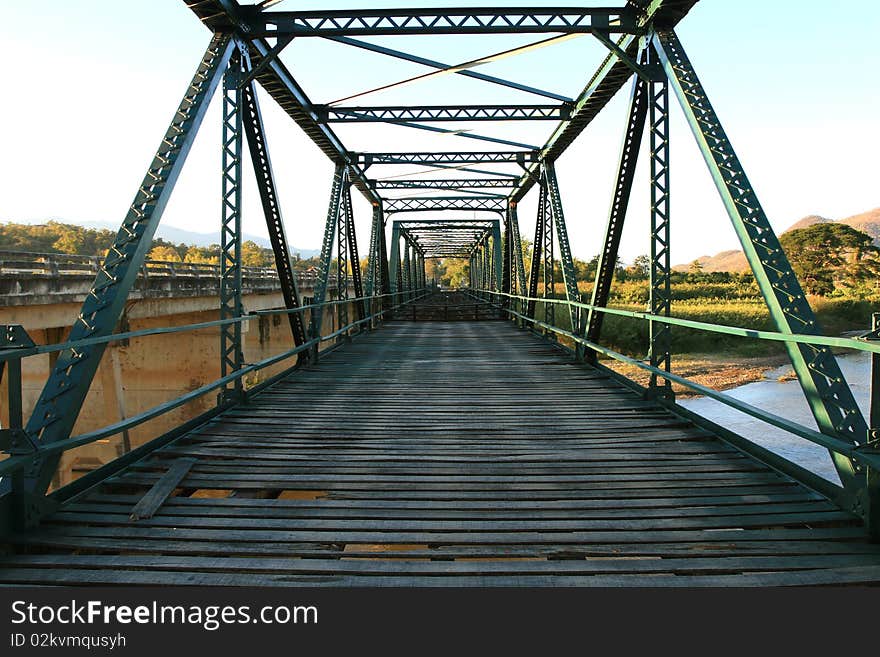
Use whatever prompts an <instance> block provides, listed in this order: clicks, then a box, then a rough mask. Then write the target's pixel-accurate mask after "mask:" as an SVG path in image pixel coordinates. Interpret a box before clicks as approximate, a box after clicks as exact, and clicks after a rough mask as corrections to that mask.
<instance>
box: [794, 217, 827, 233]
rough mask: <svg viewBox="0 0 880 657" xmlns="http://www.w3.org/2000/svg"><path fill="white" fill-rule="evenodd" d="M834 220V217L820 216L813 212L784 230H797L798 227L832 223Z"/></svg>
mask: <svg viewBox="0 0 880 657" xmlns="http://www.w3.org/2000/svg"><path fill="white" fill-rule="evenodd" d="M832 221H834V219H828V218H827V217H820V216H819V215H818V214H811V215H810V216H809V217H804V218H803V219H801V220H800V221H796V222H794V223H793V224H792V225H791V226H789V227H788V228H786V229H785V230H784V231H783V232H785V233H787V232H788V231H790V230H797V229H798V228H809V227H810V226H815V225H816V224H830V223H831V222H832Z"/></svg>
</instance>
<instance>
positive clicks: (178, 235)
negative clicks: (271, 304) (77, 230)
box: [71, 221, 321, 258]
mask: <svg viewBox="0 0 880 657" xmlns="http://www.w3.org/2000/svg"><path fill="white" fill-rule="evenodd" d="M71 223H75V224H77V225H78V226H85V227H87V228H108V229H110V230H113V231H116V230H117V229H118V228H119V226H117V225H115V224H111V223H110V222H109V221H76V222H71ZM156 237H159V238H161V239H163V240H165V241H166V242H173V243H174V244H180V243H181V242H182V243H183V244H190V245H193V246H211V244H217V243H218V242H219V241H220V233H219V232H218V233H217V234H213V233H197V232H195V231H191V230H186V229H185V228H177V227H176V226H169V225H167V224H161V223H160V224H159V228H158V229H157V230H156ZM242 239H243V240H244V241H245V242H247V241H251V242H256V243H257V244H259V245H260V246H262V247H265V248H271V247H272V244H271V243H270V242H269V240H268V239H267V238H265V237H260V236H259V235H249V234H247V233H245V234H244V235H242ZM290 252H291V253H299V254H300V256H301V257H303V258H311V257H312V256H316V255H319V254H320V253H321V250H320V249H300V248H298V247H295V246H291V247H290Z"/></svg>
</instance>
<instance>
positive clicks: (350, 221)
mask: <svg viewBox="0 0 880 657" xmlns="http://www.w3.org/2000/svg"><path fill="white" fill-rule="evenodd" d="M345 212H346V224H345V235H346V237H345V240H346V242H348V261H349V263H350V267H351V287H352V291H353V293H354V298H355V299H360V298H361V297H363V296H364V285H363V280H362V278H361V260H360V253H359V252H358V244H357V232H356V231H355V226H354V209H353V208H352V205H351V185H349V186H348V188H347V189H346V190H345ZM354 308H355V314H356V315H357V318H358V319H359V320H361V319H363V318H364V317H366V314H365V313H364V304H363V303H362V302H360V301H358V302H357V303H355V304H354ZM358 330H359V331H360V330H363V325H360V328H359V329H358Z"/></svg>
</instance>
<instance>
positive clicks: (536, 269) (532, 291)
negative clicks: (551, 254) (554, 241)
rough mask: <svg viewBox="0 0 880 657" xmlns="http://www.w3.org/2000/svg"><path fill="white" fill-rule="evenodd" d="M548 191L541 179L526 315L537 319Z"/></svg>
mask: <svg viewBox="0 0 880 657" xmlns="http://www.w3.org/2000/svg"><path fill="white" fill-rule="evenodd" d="M546 193H547V190H546V188H545V187H544V184H543V181H541V182H540V183H539V190H538V195H539V196H538V218H537V220H536V221H535V241H534V242H533V243H532V264H531V268H530V270H529V293H528V297H529V299H530V300H529V302H528V304H527V306H526V316H528V317H529V318H531V319H535V304H536V303H537V302H536V301H535V299H536V298H537V296H538V279H539V278H540V275H541V264H542V262H543V261H544V254H543V250H544V230H545V221H544V210H545V209H546V206H547V204H546V202H545V200H544V197H545V196H546ZM545 293H546V292H545Z"/></svg>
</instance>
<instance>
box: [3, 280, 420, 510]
mask: <svg viewBox="0 0 880 657" xmlns="http://www.w3.org/2000/svg"><path fill="white" fill-rule="evenodd" d="M424 296H426V293H425V292H424V290H409V291H402V292H395V293H392V294H382V295H374V296H370V297H359V298H352V299H338V300H334V301H326V302H324V303H321V304H307V305H303V306H300V307H299V308H293V309H290V310H286V309H271V310H261V311H255V312H252V313H250V314H248V315H244V316H241V317H234V318H231V319H223V320H215V321H210V322H200V323H197V324H186V325H183V326H172V327H160V328H151V329H143V330H139V331H127V332H124V333H114V334H112V335H108V336H103V337H97V338H87V339H84V340H76V341H73V342H62V343H57V344H49V345H34V344H33V343H32V342H31V343H30V344H27V342H29V340H28V339H27V337H26V334H25V333H24V332H23V330H21V327H9V326H7V327H2V328H3V329H5V331H4V333H3V335H0V338H3V340H2V343H0V367H3V366H5V367H6V370H7V376H8V379H7V389H8V393H7V394H8V401H9V414H10V426H9V427H8V428H7V430H6V431H7V432H8V431H11V432H21V430H22V427H23V417H22V388H21V361H22V359H23V358H28V357H31V356H37V355H40V354H50V353H57V352H61V351H65V350H69V349H73V350H75V349H81V348H83V347H85V346H89V345H98V344H109V343H112V342H118V341H122V340H129V339H131V338H140V337H146V336H151V335H166V334H170V333H184V332H189V331H195V330H199V329H205V328H212V327H221V326H229V325H232V324H240V323H244V322H250V321H253V320H255V319H258V318H259V317H261V316H265V315H290V314H295V313H304V312H306V311H312V310H315V309H317V308H324V307H335V306H340V305H341V304H356V303H363V304H364V305H365V310H367V311H368V312H367V314H366V315H365V316H364V317H363V319H359V320H356V321H353V322H349V323H348V324H346V325H344V326H342V327H340V328H338V329H336V330H334V331H332V332H330V333H327V334H321V335H320V336H318V337H313V338H312V339H310V340H308V341H307V342H304V343H303V344H301V345H299V346H296V347H293V348H291V349H288V350H286V351H283V352H281V353H279V354H276V355H273V356H270V357H268V358H264V359H262V360H260V361H257V362H255V363H250V364H246V365H244V366H243V367H241V368H240V369H238V370H236V371H234V372H231V373H230V374H228V375H226V376H223V377H220V378H218V379H216V380H214V381H212V382H211V383H208V384H206V385H203V386H201V387H199V388H196V389H195V390H192V391H190V392H188V393H186V394H184V395H181V396H179V397H176V398H175V399H172V400H170V401H167V402H164V403H162V404H159V405H158V406H154V407H153V408H150V409H148V410H146V411H143V412H141V413H138V414H137V415H134V416H132V417H129V418H127V419H125V420H122V421H120V422H116V423H114V424H110V425H108V426H106V427H104V428H102V429H98V430H96V431H91V432H88V433H84V434H80V435H78V436H71V437H70V438H66V439H64V440H58V441H55V442H52V443H45V444H43V443H33V442H31V441H29V440H28V441H26V444H27V445H29V449H26V450H22V449H21V448H20V447H19V448H18V449H13V450H9V447H10V446H9V444H5V445H0V447H2V448H3V449H6V450H7V451H8V453H10V454H11V456H9V457H8V458H7V459H5V460H3V461H0V477H6V476H13V475H15V474H16V473H20V472H22V471H23V470H24V469H25V468H27V467H29V466H31V465H32V464H33V463H34V462H35V460H39V459H41V458H44V457H47V456H50V455H53V454H60V453H62V452H65V451H67V450H70V449H73V448H75V447H81V446H83V445H88V444H90V443H93V442H95V441H97V440H101V439H103V438H107V437H110V436H114V435H117V434H121V433H122V432H123V431H126V430H128V429H131V428H133V427H136V426H138V425H140V424H143V423H145V422H147V421H149V420H152V419H154V418H157V417H159V416H161V415H164V414H165V413H168V412H169V411H172V410H174V409H176V408H178V407H180V406H183V405H184V404H186V403H188V402H191V401H193V400H195V399H197V398H199V397H202V396H203V395H206V394H208V393H209V392H212V391H214V390H219V389H221V388H225V387H226V386H228V385H229V384H232V383H235V382H236V381H237V380H242V379H243V377H245V376H247V375H248V374H251V373H253V372H258V371H260V370H263V369H265V368H267V367H269V366H271V365H275V364H276V363H280V362H282V361H285V360H288V359H290V358H292V357H294V356H297V355H298V354H300V353H302V352H307V351H308V352H311V353H312V354H313V355H314V357H317V354H318V347H319V345H321V344H322V343H325V342H328V341H331V340H335V339H336V338H339V337H343V336H351V335H352V333H353V332H354V331H356V332H357V333H360V332H361V331H363V330H368V329H370V328H373V327H374V326H375V324H376V322H377V321H381V320H382V319H383V318H384V317H385V316H386V315H387V314H389V313H391V312H393V311H395V310H396V309H398V308H400V307H402V306H404V305H406V304H408V303H411V302H414V301H417V300H418V299H420V298H422V297H424ZM388 300H390V303H388ZM295 367H296V365H292V366H291V367H289V368H287V369H285V370H284V371H283V372H281V373H279V374H276V375H275V376H273V377H271V378H270V379H268V380H266V381H263V382H262V383H260V384H257V385H255V386H253V387H251V388H249V389H247V390H246V391H245V393H246V394H252V393H254V392H257V391H259V390H261V389H263V388H264V387H266V386H268V385H271V384H272V383H274V382H276V381H277V380H278V379H280V378H281V377H283V376H286V375H287V374H289V373H290V372H291V371H292V370H293V369H294V368H295ZM231 405H232V403H230V402H228V401H224V400H223V399H222V398H220V399H218V404H217V407H216V408H213V409H211V410H210V411H208V412H207V413H205V414H202V415H200V416H198V417H197V418H194V419H193V420H190V422H189V423H187V424H186V425H184V427H181V428H179V429H178V430H177V432H172V433H174V434H175V436H176V435H177V434H178V433H179V432H180V430H181V429H184V428H189V427H191V426H193V424H194V423H200V422H204V421H205V420H207V419H210V417H212V416H214V415H216V414H217V413H219V412H220V411H222V410H225V409H226V408H228V407H229V406H231ZM175 436H171V434H166V435H165V436H160V437H159V438H156V439H154V440H153V441H151V442H149V443H147V444H145V445H142V446H141V447H139V448H136V449H135V450H132V452H130V453H129V458H126V456H125V455H124V456H122V457H119V458H118V459H116V460H115V461H112V462H111V463H109V464H107V466H104V468H108V467H115V468H116V469H118V468H120V467H123V466H124V465H125V464H126V463H128V462H130V461H131V460H132V459H131V456H137V457H139V456H141V455H143V453H144V451H145V450H144V448H145V447H147V448H153V447H155V446H156V444H157V441H158V442H159V443H161V442H164V441H165V440H170V439H171V438H173V437H175ZM10 438H11V436H9V435H8V434H7V438H6V442H7V443H8V442H9V440H10ZM114 464H115V465H114ZM104 468H102V469H101V470H102V471H104V472H106V470H104ZM87 477H88V476H87ZM83 479H86V477H84V478H83ZM0 481H2V480H0ZM78 481H79V480H77V481H74V482H72V483H71V484H68V485H67V486H65V487H63V488H62V489H59V491H60V492H61V496H60V497H61V498H64V497H65V494H67V493H68V492H69V490H68V489H72V490H73V491H76V490H77V489H79V488H81V487H82V485H81V484H78V483H77V482H78ZM59 491H56V493H57V492H59ZM70 494H72V493H70Z"/></svg>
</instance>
